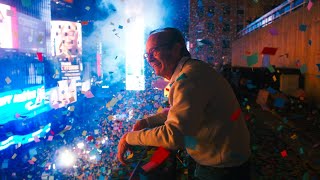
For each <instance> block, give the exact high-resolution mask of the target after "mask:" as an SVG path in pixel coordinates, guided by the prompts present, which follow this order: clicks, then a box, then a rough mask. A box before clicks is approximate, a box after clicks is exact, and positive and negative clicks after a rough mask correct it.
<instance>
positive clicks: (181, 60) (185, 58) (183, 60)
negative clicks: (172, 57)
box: [170, 56, 191, 84]
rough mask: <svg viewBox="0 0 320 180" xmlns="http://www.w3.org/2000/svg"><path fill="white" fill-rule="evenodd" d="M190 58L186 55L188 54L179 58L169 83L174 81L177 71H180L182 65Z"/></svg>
mask: <svg viewBox="0 0 320 180" xmlns="http://www.w3.org/2000/svg"><path fill="white" fill-rule="evenodd" d="M190 59H191V57H188V56H184V57H182V58H181V59H180V61H179V63H178V65H177V67H176V69H175V70H174V73H173V75H172V77H171V79H170V84H172V83H174V81H175V80H176V79H177V77H178V75H179V73H180V72H181V70H182V68H183V65H184V64H185V63H186V62H187V61H188V60H190Z"/></svg>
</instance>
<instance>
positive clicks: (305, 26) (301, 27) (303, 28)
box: [299, 24, 307, 32]
mask: <svg viewBox="0 0 320 180" xmlns="http://www.w3.org/2000/svg"><path fill="white" fill-rule="evenodd" d="M299 30H300V31H302V32H306V30H307V25H305V24H300V26H299Z"/></svg>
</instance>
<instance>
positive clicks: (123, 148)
mask: <svg viewBox="0 0 320 180" xmlns="http://www.w3.org/2000/svg"><path fill="white" fill-rule="evenodd" d="M126 137H127V134H124V135H123V136H122V137H121V139H120V141H119V144H118V154H117V158H118V160H119V161H120V162H121V164H122V165H127V164H126V162H125V160H124V157H123V156H124V154H125V153H126V152H127V150H129V147H130V145H129V144H128V143H127V141H126Z"/></svg>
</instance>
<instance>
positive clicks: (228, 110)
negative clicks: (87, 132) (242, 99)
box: [117, 28, 250, 180]
mask: <svg viewBox="0 0 320 180" xmlns="http://www.w3.org/2000/svg"><path fill="white" fill-rule="evenodd" d="M146 52H147V53H146V54H145V58H146V60H147V61H148V63H149V64H150V65H151V66H152V68H153V69H154V71H155V73H156V74H157V75H158V76H161V77H164V78H166V79H170V82H169V83H170V90H169V103H170V109H169V111H164V112H162V113H159V114H156V115H153V116H150V117H148V118H146V119H142V120H138V121H137V122H136V124H135V125H134V128H133V131H132V132H128V133H126V134H125V135H123V137H122V138H121V139H120V141H119V145H118V155H117V158H118V159H119V161H120V162H121V163H123V164H125V160H124V157H123V156H124V154H125V152H126V151H127V150H128V148H129V145H141V146H156V147H160V146H161V147H164V148H167V149H182V148H185V149H186V150H187V152H188V153H189V155H190V156H191V157H192V158H193V159H194V160H195V161H196V163H197V166H196V170H195V177H196V178H197V179H219V180H220V179H221V180H222V179H241V180H242V179H246V180H248V179H250V170H249V157H250V145H249V144H250V139H249V132H248V129H247V127H246V124H245V121H244V118H243V115H242V114H239V113H240V106H239V103H238V101H237V99H236V97H235V95H234V93H233V91H232V88H231V87H230V85H229V84H228V82H227V81H226V80H225V79H224V78H223V77H222V76H221V75H220V74H218V73H217V72H216V71H215V70H214V69H213V68H212V67H211V66H210V65H209V64H207V63H205V62H203V61H199V60H195V59H192V58H191V56H190V53H189V52H188V50H187V48H186V45H185V40H184V38H183V36H182V34H181V32H180V31H179V30H177V29H175V28H164V29H158V30H155V31H152V32H151V33H150V35H149V38H148V40H147V44H146Z"/></svg>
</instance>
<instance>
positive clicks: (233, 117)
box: [230, 108, 241, 121]
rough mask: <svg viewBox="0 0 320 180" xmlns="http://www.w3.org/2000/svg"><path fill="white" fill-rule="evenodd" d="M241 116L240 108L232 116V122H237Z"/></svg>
mask: <svg viewBox="0 0 320 180" xmlns="http://www.w3.org/2000/svg"><path fill="white" fill-rule="evenodd" d="M240 114H241V108H238V109H237V110H236V111H235V112H234V113H233V114H232V115H231V118H230V119H231V121H236V120H238V119H239V117H240Z"/></svg>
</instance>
